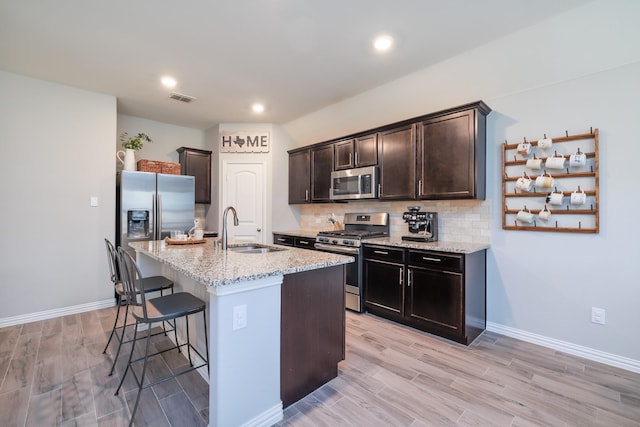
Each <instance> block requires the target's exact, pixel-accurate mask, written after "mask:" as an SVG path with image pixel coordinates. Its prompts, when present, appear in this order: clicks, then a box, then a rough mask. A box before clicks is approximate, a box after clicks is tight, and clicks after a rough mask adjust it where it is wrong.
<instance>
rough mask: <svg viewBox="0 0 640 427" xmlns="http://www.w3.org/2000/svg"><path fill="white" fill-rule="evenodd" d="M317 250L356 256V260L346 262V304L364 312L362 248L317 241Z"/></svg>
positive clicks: (350, 307)
mask: <svg viewBox="0 0 640 427" xmlns="http://www.w3.org/2000/svg"><path fill="white" fill-rule="evenodd" d="M315 248H316V250H319V251H323V252H331V253H334V254H339V255H349V256H352V257H354V258H355V262H352V263H349V264H345V268H346V271H347V274H346V283H345V296H346V300H345V305H346V307H347V308H348V309H349V310H353V311H357V312H358V313H361V312H362V298H361V296H362V292H361V290H362V280H361V278H362V263H361V258H360V248H351V247H348V246H336V245H325V244H324V243H316V245H315Z"/></svg>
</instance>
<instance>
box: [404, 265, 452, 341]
mask: <svg viewBox="0 0 640 427" xmlns="http://www.w3.org/2000/svg"><path fill="white" fill-rule="evenodd" d="M407 276H408V284H407V307H406V317H407V319H408V320H409V321H411V322H412V323H414V324H416V323H417V324H419V326H420V327H421V329H424V330H426V331H433V332H435V333H444V334H446V335H448V336H450V337H451V336H460V335H461V334H463V333H464V330H463V319H464V317H463V309H464V304H463V284H464V282H463V275H462V273H457V272H450V271H443V270H437V269H430V268H419V267H409V268H408V271H407Z"/></svg>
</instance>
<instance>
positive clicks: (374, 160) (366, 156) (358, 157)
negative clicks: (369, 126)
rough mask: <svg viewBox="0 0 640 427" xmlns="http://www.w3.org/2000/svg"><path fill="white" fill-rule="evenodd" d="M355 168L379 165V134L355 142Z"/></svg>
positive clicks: (357, 139) (356, 139)
mask: <svg viewBox="0 0 640 427" xmlns="http://www.w3.org/2000/svg"><path fill="white" fill-rule="evenodd" d="M353 151H354V156H353V157H354V164H355V167H357V168H359V167H363V166H375V165H377V164H378V134H377V133H374V134H373V135H367V136H362V137H360V138H355V139H354V140H353Z"/></svg>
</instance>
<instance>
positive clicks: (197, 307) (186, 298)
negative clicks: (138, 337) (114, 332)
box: [131, 292, 206, 323]
mask: <svg viewBox="0 0 640 427" xmlns="http://www.w3.org/2000/svg"><path fill="white" fill-rule="evenodd" d="M205 308H206V304H205V303H204V301H202V300H201V299H200V298H196V297H195V296H193V295H192V294H190V293H188V292H178V293H175V294H171V295H166V296H164V297H162V298H153V299H150V300H148V301H146V309H147V316H146V317H145V316H144V313H143V311H144V310H143V308H142V307H132V310H131V314H132V315H133V317H134V318H135V319H136V320H137V321H140V322H143V323H155V322H163V321H166V320H172V319H175V318H176V317H183V316H188V315H189V314H195V313H198V312H200V311H202V310H204V309H205Z"/></svg>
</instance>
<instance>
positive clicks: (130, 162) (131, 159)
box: [116, 148, 136, 171]
mask: <svg viewBox="0 0 640 427" xmlns="http://www.w3.org/2000/svg"><path fill="white" fill-rule="evenodd" d="M120 154H122V156H120ZM116 157H117V158H118V160H120V163H122V169H123V170H126V171H134V170H136V150H132V149H130V148H127V149H125V150H124V151H118V152H117V153H116Z"/></svg>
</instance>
